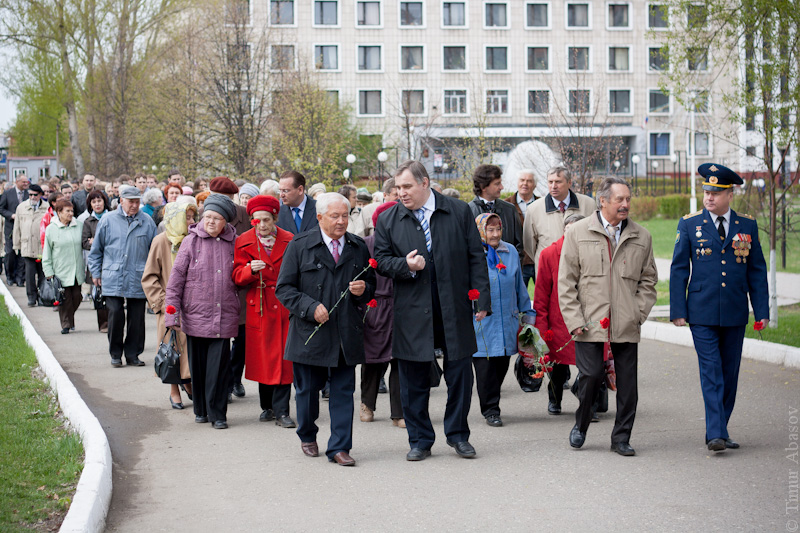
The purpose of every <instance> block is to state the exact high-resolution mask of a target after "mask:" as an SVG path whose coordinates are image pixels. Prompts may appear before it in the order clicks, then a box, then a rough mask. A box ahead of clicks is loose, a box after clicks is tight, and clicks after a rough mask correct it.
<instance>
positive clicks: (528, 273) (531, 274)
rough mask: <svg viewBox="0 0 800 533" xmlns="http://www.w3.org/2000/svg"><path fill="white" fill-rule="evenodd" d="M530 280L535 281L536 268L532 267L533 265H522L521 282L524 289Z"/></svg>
mask: <svg viewBox="0 0 800 533" xmlns="http://www.w3.org/2000/svg"><path fill="white" fill-rule="evenodd" d="M530 280H533V282H534V283H536V269H535V268H533V265H522V283H524V284H525V288H526V289H527V288H528V282H529V281H530Z"/></svg>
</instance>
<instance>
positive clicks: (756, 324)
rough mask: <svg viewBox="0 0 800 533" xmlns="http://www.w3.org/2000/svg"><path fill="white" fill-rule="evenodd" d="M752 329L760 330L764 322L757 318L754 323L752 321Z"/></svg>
mask: <svg viewBox="0 0 800 533" xmlns="http://www.w3.org/2000/svg"><path fill="white" fill-rule="evenodd" d="M753 329H754V330H755V331H761V330H762V329H764V323H763V322H761V321H760V320H759V321H757V322H754V323H753Z"/></svg>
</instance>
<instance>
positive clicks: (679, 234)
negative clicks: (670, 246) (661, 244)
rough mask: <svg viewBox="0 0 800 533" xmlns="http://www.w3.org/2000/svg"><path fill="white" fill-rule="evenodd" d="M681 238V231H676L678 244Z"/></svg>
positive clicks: (676, 242)
mask: <svg viewBox="0 0 800 533" xmlns="http://www.w3.org/2000/svg"><path fill="white" fill-rule="evenodd" d="M679 240H681V232H680V231H678V232H676V233H675V244H678V241H679Z"/></svg>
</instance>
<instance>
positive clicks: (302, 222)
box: [278, 170, 319, 235]
mask: <svg viewBox="0 0 800 533" xmlns="http://www.w3.org/2000/svg"><path fill="white" fill-rule="evenodd" d="M280 191H281V202H282V203H283V205H282V206H281V210H280V211H279V212H278V227H279V228H281V229H283V230H286V231H288V232H290V233H292V234H295V235H296V234H298V233H302V232H304V231H308V230H310V229H311V228H316V227H317V226H319V222H318V221H317V207H316V205H317V202H315V201H314V200H312V199H311V198H310V197H309V196H308V195H306V177H305V176H303V175H302V174H300V173H299V172H297V171H296V170H287V171H286V172H284V173H283V174H281V178H280Z"/></svg>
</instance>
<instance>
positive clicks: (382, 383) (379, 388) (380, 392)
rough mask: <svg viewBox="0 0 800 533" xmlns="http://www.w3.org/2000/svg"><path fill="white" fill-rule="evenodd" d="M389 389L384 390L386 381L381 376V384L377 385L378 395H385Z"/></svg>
mask: <svg viewBox="0 0 800 533" xmlns="http://www.w3.org/2000/svg"><path fill="white" fill-rule="evenodd" d="M387 392H389V389H387V388H386V380H385V379H383V376H381V382H380V383H379V384H378V394H386V393H387Z"/></svg>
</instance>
